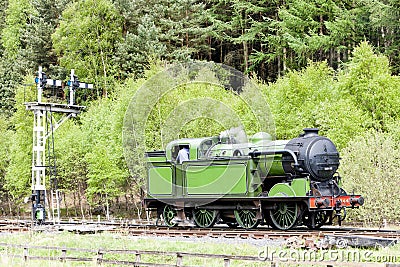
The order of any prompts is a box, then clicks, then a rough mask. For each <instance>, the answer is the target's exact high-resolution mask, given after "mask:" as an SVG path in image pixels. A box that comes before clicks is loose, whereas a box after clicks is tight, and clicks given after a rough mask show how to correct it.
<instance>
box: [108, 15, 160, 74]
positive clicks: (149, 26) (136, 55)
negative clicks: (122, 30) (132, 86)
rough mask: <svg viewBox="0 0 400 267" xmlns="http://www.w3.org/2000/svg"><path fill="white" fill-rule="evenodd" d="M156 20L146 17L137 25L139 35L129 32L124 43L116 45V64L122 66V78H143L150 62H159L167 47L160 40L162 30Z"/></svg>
mask: <svg viewBox="0 0 400 267" xmlns="http://www.w3.org/2000/svg"><path fill="white" fill-rule="evenodd" d="M153 19H154V18H152V17H150V16H149V15H145V16H143V17H142V18H141V20H140V22H139V24H138V25H137V33H136V34H135V33H130V32H128V33H127V34H126V36H125V38H124V40H123V41H120V42H119V43H118V44H117V45H116V53H115V58H114V60H115V62H116V63H118V64H119V66H120V73H121V74H120V75H121V78H127V77H129V76H130V75H132V74H133V75H134V76H141V75H143V73H144V70H145V69H147V68H148V67H149V66H148V65H149V62H153V61H156V60H159V59H161V58H162V57H163V55H164V54H165V52H166V46H165V44H163V43H162V42H161V41H160V40H159V36H160V29H159V28H157V27H156V25H155V22H154V21H153Z"/></svg>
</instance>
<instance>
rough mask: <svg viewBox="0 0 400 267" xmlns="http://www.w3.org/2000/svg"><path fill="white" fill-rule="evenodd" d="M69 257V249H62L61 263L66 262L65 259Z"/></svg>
mask: <svg viewBox="0 0 400 267" xmlns="http://www.w3.org/2000/svg"><path fill="white" fill-rule="evenodd" d="M66 256H67V249H66V248H63V249H61V261H62V262H65V257H66Z"/></svg>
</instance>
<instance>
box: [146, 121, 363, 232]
mask: <svg viewBox="0 0 400 267" xmlns="http://www.w3.org/2000/svg"><path fill="white" fill-rule="evenodd" d="M182 151H187V153H188V155H187V157H186V158H185V160H183V162H181V160H180V159H179V158H180V156H178V155H180V153H182ZM146 158H147V195H146V197H145V198H144V200H143V202H144V206H145V207H146V208H147V209H148V210H154V211H157V216H158V217H159V218H162V219H163V220H164V222H165V224H166V225H168V226H170V227H173V226H176V225H177V224H178V223H179V222H180V221H184V220H191V221H193V222H194V224H195V225H196V226H198V227H203V228H207V227H212V226H213V225H214V224H216V223H223V224H227V225H228V226H230V227H238V226H240V227H242V228H245V229H250V228H255V227H257V226H258V225H259V224H260V223H262V224H269V225H271V226H272V227H273V228H276V229H280V230H288V229H291V228H293V227H295V226H300V225H305V226H307V227H309V228H311V229H316V228H319V227H321V226H322V225H325V224H332V222H333V219H335V218H337V219H338V223H339V225H340V223H341V222H342V221H343V220H344V219H345V217H346V209H347V208H358V207H359V206H362V205H363V203H364V199H363V197H362V196H360V195H349V194H347V193H346V191H345V190H344V189H343V188H341V186H340V180H341V178H340V176H339V175H338V174H337V169H338V167H339V160H340V158H339V153H338V151H337V149H336V147H335V145H334V143H333V142H332V141H331V140H330V139H328V138H326V137H323V136H320V135H319V134H318V129H315V128H306V129H304V133H302V134H300V135H299V137H297V138H294V139H291V140H272V138H271V136H270V135H269V134H267V133H264V132H260V133H257V134H255V135H253V136H251V138H249V140H248V141H247V142H245V143H243V142H238V140H236V139H235V138H234V137H232V136H230V135H229V134H228V135H220V136H215V137H205V138H186V139H179V140H175V141H172V142H170V143H169V144H168V145H167V147H166V150H165V151H152V152H146Z"/></svg>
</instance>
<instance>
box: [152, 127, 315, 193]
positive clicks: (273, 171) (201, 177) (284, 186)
mask: <svg viewBox="0 0 400 267" xmlns="http://www.w3.org/2000/svg"><path fill="white" fill-rule="evenodd" d="M249 140H250V143H242V144H229V143H226V142H225V141H226V140H225V141H224V140H222V139H220V138H218V137H206V138H185V139H179V140H174V141H172V142H170V143H169V144H168V145H167V147H166V151H165V154H164V153H163V151H155V152H148V153H147V162H148V192H149V197H152V196H154V197H157V198H160V197H161V198H171V197H173V198H190V197H203V196H204V197H207V196H211V195H212V196H219V197H224V196H227V197H229V196H249V197H252V196H258V195H259V194H260V193H261V192H262V184H263V181H264V179H265V178H269V177H285V176H286V174H285V172H284V170H283V166H282V154H274V155H261V156H259V157H256V158H253V159H252V158H251V157H250V156H248V153H249V152H251V151H260V152H268V151H271V152H274V151H281V150H283V149H284V148H285V146H286V145H287V143H288V141H286V140H276V141H272V140H271V137H270V135H268V134H266V133H257V134H255V135H254V136H253V137H251V138H250V139H249ZM181 146H188V147H189V152H190V154H189V159H190V160H189V161H186V162H184V163H183V164H177V162H176V161H175V159H174V158H173V157H175V156H176V154H177V151H178V150H179V148H180V147H181ZM235 150H241V151H242V152H243V153H242V155H240V156H234V155H233V154H234V151H235ZM173 154H174V156H173ZM309 190H310V182H309V180H308V179H304V178H301V179H294V180H293V181H292V182H291V183H290V184H288V183H279V184H276V185H274V186H273V187H272V188H271V190H270V191H269V195H270V196H279V195H281V196H283V195H288V196H305V195H306V193H307V192H308V191H309Z"/></svg>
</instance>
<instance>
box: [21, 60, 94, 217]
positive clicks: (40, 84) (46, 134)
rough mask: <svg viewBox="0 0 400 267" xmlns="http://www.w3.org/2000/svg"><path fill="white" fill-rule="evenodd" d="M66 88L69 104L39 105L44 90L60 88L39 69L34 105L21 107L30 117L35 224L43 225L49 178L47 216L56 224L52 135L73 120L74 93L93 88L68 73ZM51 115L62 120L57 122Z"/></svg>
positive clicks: (76, 110)
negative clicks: (78, 90) (31, 119)
mask: <svg viewBox="0 0 400 267" xmlns="http://www.w3.org/2000/svg"><path fill="white" fill-rule="evenodd" d="M70 77H71V79H70V80H69V81H67V85H68V86H69V101H68V103H67V104H60V103H50V102H43V101H42V95H43V89H44V88H45V87H46V86H51V87H59V88H64V86H65V84H64V83H63V81H61V80H53V79H49V78H48V77H47V75H46V73H45V72H43V71H42V67H39V70H38V72H37V77H36V78H35V83H36V84H37V101H36V102H28V103H25V106H26V109H27V110H31V111H33V113H34V123H33V145H32V147H33V148H32V195H31V196H30V200H31V201H32V220H33V221H34V222H35V223H38V224H41V223H44V222H45V220H46V218H47V217H48V215H47V210H48V209H50V203H49V202H48V199H47V198H48V197H47V193H46V190H47V187H46V176H49V178H50V182H51V184H50V185H51V186H50V190H51V199H50V200H51V211H52V212H51V213H49V217H52V219H53V222H54V223H55V222H59V221H60V194H59V191H58V188H57V171H56V168H57V166H56V158H55V153H54V135H53V134H54V131H55V130H57V129H58V127H60V126H61V124H63V123H64V122H65V121H67V120H68V119H69V118H71V117H76V116H77V115H78V114H79V113H80V112H81V111H82V110H83V109H85V107H84V106H78V105H75V103H74V102H75V90H76V89H78V88H83V89H93V84H88V83H82V82H80V81H79V79H78V77H77V76H76V75H75V73H74V70H71V76H70ZM53 113H61V114H63V116H62V117H61V119H59V120H58V121H56V120H55V118H54V117H53Z"/></svg>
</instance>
